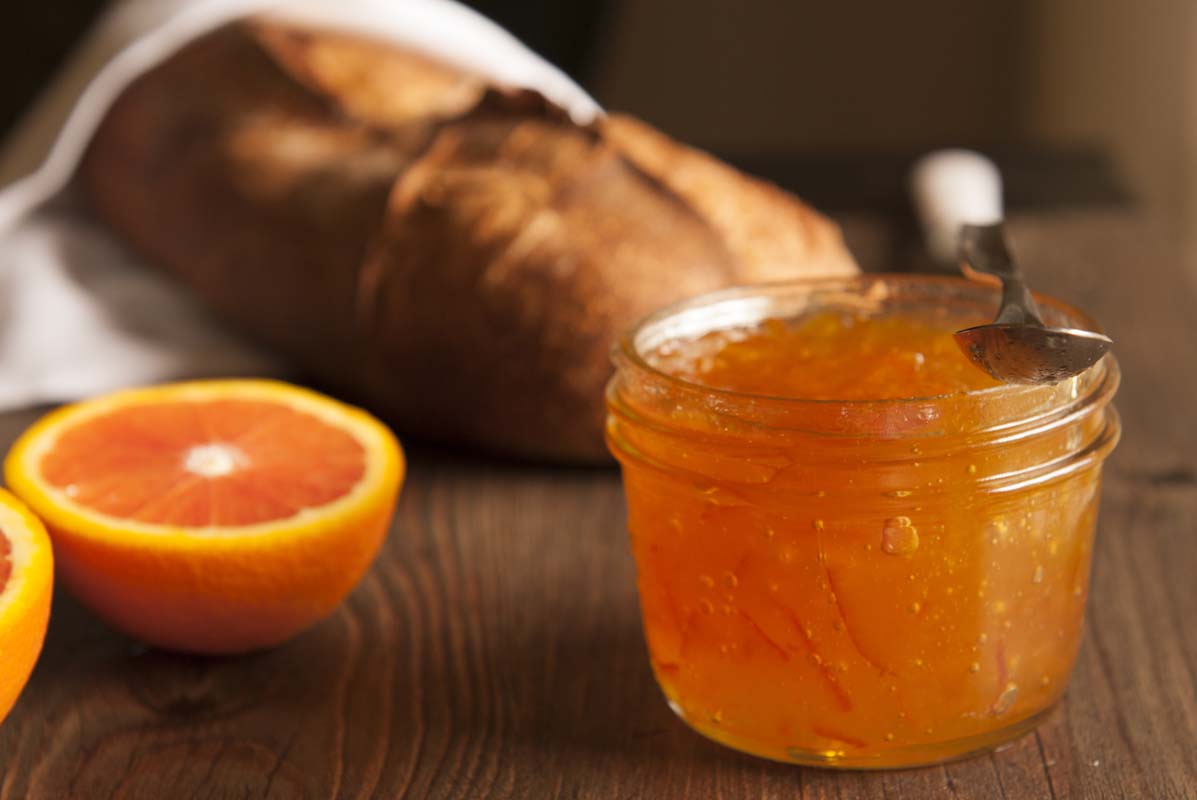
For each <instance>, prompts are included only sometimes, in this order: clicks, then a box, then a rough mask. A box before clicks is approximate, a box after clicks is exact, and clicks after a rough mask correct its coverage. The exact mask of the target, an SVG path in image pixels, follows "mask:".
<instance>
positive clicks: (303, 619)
mask: <svg viewBox="0 0 1197 800" xmlns="http://www.w3.org/2000/svg"><path fill="white" fill-rule="evenodd" d="M4 474H5V479H6V480H7V482H8V485H9V487H10V488H11V489H12V490H13V492H14V493H16V494H17V495H19V496H20V497H21V498H22V499H24V500H25V502H26V503H28V504H29V506H30V507H31V508H32V509H33V510H34V512H36V513H37V514H38V515H40V516H41V517H42V519H43V520H45V522H46V525H47V527H48V528H49V530H50V536H51V538H52V539H53V542H54V549H55V555H56V557H57V559H58V564H59V569H60V573H61V575H62V578H63V580H64V581H65V582H66V585H67V586H68V588H70V589H71V591H72V592H73V593H74V594H75V595H76V596H78V597H79V599H80V600H82V601H83V602H84V603H85V604H86V605H88V606H89V607H90V608H91V609H92V610H93V611H94V612H95V613H96V614H97V615H99V616H100V617H101V618H103V619H104V620H106V621H107V622H109V623H110V624H111V625H112V626H114V627H116V628H117V629H119V630H122V631H124V632H125V633H127V634H129V635H130V636H133V637H135V638H137V639H140V640H142V641H144V642H146V643H148V644H151V645H154V646H157V647H162V648H166V649H172V650H182V651H188V652H197V653H235V652H242V651H246V650H254V649H258V648H263V647H269V646H271V645H275V644H278V643H280V642H282V641H284V640H286V639H288V638H290V637H291V636H293V635H295V634H296V633H298V632H300V631H302V630H304V629H305V628H307V627H308V626H310V625H312V624H313V623H314V622H316V621H317V620H319V619H321V618H322V617H324V616H326V615H327V614H329V613H330V612H331V611H332V610H333V609H334V608H336V606H337V605H338V604H339V603H340V602H341V600H342V599H344V597H345V596H346V595H347V594H348V593H349V591H350V590H351V589H352V588H353V587H354V585H356V584H357V582H358V580H359V579H360V578H361V577H362V575H363V574H364V573H365V571H366V569H367V568H368V567H369V565H370V563H371V561H372V560H373V558H374V556H375V554H376V553H377V551H378V548H379V546H380V545H381V543H382V540H383V537H384V536H385V534H386V531H387V528H388V526H389V523H390V519H391V515H392V512H393V510H394V505H395V500H396V498H397V496H398V493H399V488H400V486H401V485H402V482H403V474H404V461H403V453H402V451H401V450H400V448H399V443H398V442H397V441H396V440H395V437H394V436H393V435H392V434H391V432H390V431H389V430H388V429H387V427H386V426H385V425H383V424H382V423H381V422H379V421H378V420H376V419H374V418H373V417H371V416H370V415H368V414H367V413H365V412H364V411H361V410H358V409H356V408H352V407H350V406H347V405H344V404H343V403H340V402H338V401H336V400H333V399H332V398H329V397H325V396H324V395H320V394H317V393H316V392H312V391H309V390H307V389H302V388H299V387H297V386H292V385H289V384H285V383H280V382H277V381H266V380H216V381H195V382H188V383H176V384H169V385H164V386H154V387H148V388H142V389H132V390H128V391H121V392H117V393H115V394H111V395H107V396H105V397H100V398H97V399H94V400H89V401H85V402H82V403H78V404H76V405H72V406H67V407H64V408H61V409H59V410H57V411H54V412H51V413H50V414H48V415H47V416H46V417H44V418H43V419H42V420H41V421H39V422H38V423H36V424H35V425H34V426H33V427H31V428H30V429H29V430H28V431H26V432H25V433H24V434H23V435H22V436H21V437H20V438H19V439H18V440H17V442H16V444H15V445H13V449H12V451H11V452H10V453H9V455H8V458H7V460H6V461H5V464H4Z"/></svg>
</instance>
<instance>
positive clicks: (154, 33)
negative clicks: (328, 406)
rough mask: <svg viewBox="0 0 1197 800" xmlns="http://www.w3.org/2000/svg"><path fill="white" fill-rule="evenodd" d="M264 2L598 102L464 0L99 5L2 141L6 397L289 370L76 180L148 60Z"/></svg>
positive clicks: (0, 249)
mask: <svg viewBox="0 0 1197 800" xmlns="http://www.w3.org/2000/svg"><path fill="white" fill-rule="evenodd" d="M259 13H266V14H270V15H273V16H276V17H279V18H282V19H286V20H289V21H294V22H304V23H309V24H316V25H320V26H325V27H330V28H337V29H340V30H345V31H348V32H359V33H364V34H367V35H369V36H372V37H374V38H382V39H386V40H391V41H394V42H395V43H397V44H401V45H403V46H406V47H409V48H411V49H413V50H418V51H420V52H424V53H427V54H429V55H432V56H436V57H438V58H440V59H442V60H444V61H448V62H450V63H453V64H457V65H459V66H461V67H464V68H466V69H469V70H472V71H474V72H477V73H479V74H482V75H485V76H487V77H489V78H490V79H492V80H494V81H495V82H496V83H499V84H503V85H508V86H521V87H527V88H532V89H536V90H538V91H540V92H541V93H543V94H544V95H545V96H547V97H548V98H549V99H551V100H553V101H554V102H556V103H558V104H559V105H561V106H562V107H564V108H566V109H567V110H568V111H569V112H570V114H571V115H572V116H573V117H574V118H575V119H576V120H578V121H579V122H586V121H588V120H590V119H593V118H594V117H595V116H596V115H598V114H600V113H601V111H600V109H599V107H598V105H597V104H596V103H595V102H594V101H593V100H592V99H591V98H590V97H589V96H588V95H587V94H586V93H585V92H584V91H583V90H582V89H581V88H580V87H579V86H578V85H577V84H575V83H574V82H573V81H571V80H570V79H569V78H568V77H566V75H565V74H564V73H562V72H561V71H560V70H558V69H556V68H555V67H553V66H552V65H550V64H548V63H547V62H546V61H544V60H543V59H541V58H540V57H539V56H537V55H536V54H535V53H533V52H532V51H530V50H529V49H528V48H526V47H525V46H524V45H522V44H521V43H520V42H519V41H517V40H516V39H515V38H514V37H512V36H511V35H510V34H509V33H507V32H506V31H504V30H503V29H502V28H500V27H499V26H497V25H495V24H494V23H493V22H491V21H490V20H487V19H486V18H484V17H482V16H480V15H479V14H477V13H475V12H474V11H472V10H470V9H468V8H466V7H464V6H461V5H459V4H457V3H455V2H453V1H452V0H286V2H283V0H125V2H121V3H118V4H117V5H115V6H114V7H113V8H112V9H111V10H109V12H108V13H107V14H106V15H105V17H104V18H103V19H102V20H101V21H100V23H99V24H98V25H97V27H96V28H95V29H94V30H93V32H92V33H91V34H90V36H89V37H88V38H87V40H86V41H85V42H84V43H83V44H82V46H81V47H80V48H79V50H78V51H76V53H75V55H74V56H73V57H72V59H71V60H70V62H69V63H68V64H67V66H66V68H65V69H64V70H63V72H62V74H61V75H60V76H59V77H58V78H57V79H56V80H55V82H54V84H53V85H52V86H51V87H50V88H49V89H48V90H47V91H46V93H45V94H44V95H43V96H42V98H41V99H40V100H39V102H38V103H37V105H36V106H35V108H34V109H33V110H32V111H31V112H30V113H29V115H27V117H26V118H25V119H24V120H23V121H22V123H21V124H20V125H19V126H18V127H17V129H16V131H15V132H14V134H13V135H12V136H11V137H10V138H9V139H8V141H7V142H6V143H5V144H4V147H3V150H2V151H0V183H3V184H5V186H4V188H3V189H2V190H0V411H3V410H9V409H14V408H19V407H22V406H29V405H35V404H39V403H50V402H61V401H65V400H72V399H77V398H80V397H84V396H87V395H90V394H95V393H97V392H102V391H107V390H110V389H116V388H120V387H123V386H130V385H136V384H142V383H152V382H156V381H161V380H168V379H176V378H184V377H205V376H215V375H249V374H278V373H279V372H280V371H281V369H282V367H281V365H280V364H279V363H278V362H276V361H275V360H274V359H272V358H271V357H269V356H268V355H266V354H265V353H263V352H261V351H259V350H257V349H256V348H254V347H252V346H251V345H249V344H248V343H246V342H244V341H241V340H239V339H238V338H236V337H235V336H233V335H232V334H230V333H228V332H227V331H225V330H223V329H222V328H221V326H220V325H219V323H218V322H217V321H216V320H215V319H213V318H212V317H211V316H209V315H208V314H207V313H206V312H205V311H204V310H203V309H201V308H200V307H199V306H198V305H197V304H196V303H195V302H194V301H193V300H192V299H191V298H190V297H188V296H187V295H186V293H185V292H184V291H183V290H182V289H181V288H180V287H178V286H177V285H175V284H173V283H172V282H171V281H170V280H168V279H166V278H164V277H161V276H159V275H157V274H155V273H154V272H153V271H151V270H150V269H147V268H145V267H144V266H143V265H140V264H138V263H137V258H136V257H135V256H134V255H133V254H132V253H130V252H129V251H128V250H126V249H124V248H123V247H122V246H121V245H120V243H119V242H117V241H115V240H114V237H113V236H112V235H110V234H109V233H108V232H107V231H106V230H105V229H104V228H103V226H101V225H100V224H98V223H97V222H95V221H94V220H92V219H90V218H89V217H88V214H87V212H86V210H85V208H83V206H82V204H81V203H79V202H78V198H75V197H73V196H72V194H73V193H72V191H71V182H72V178H73V176H74V173H75V171H76V168H77V166H78V163H79V160H80V158H81V156H82V154H83V152H84V150H85V149H86V147H87V143H88V141H89V140H90V138H91V136H92V135H93V133H94V132H95V130H96V127H97V126H98V125H99V123H100V121H101V120H102V119H103V117H104V114H105V112H106V111H107V109H108V108H109V106H110V105H111V104H112V102H113V101H114V100H115V99H116V98H117V97H118V96H119V95H120V93H121V91H122V90H123V89H124V87H126V86H127V85H128V84H129V83H130V82H131V81H132V80H134V79H135V78H136V77H137V76H138V75H140V74H142V73H143V72H145V71H146V70H148V69H150V68H152V67H153V66H154V65H156V64H158V63H160V62H162V61H163V60H165V59H166V58H168V57H169V56H170V55H171V54H172V53H174V52H176V51H177V50H178V49H180V48H181V47H182V46H183V45H184V44H186V43H187V42H188V41H190V40H192V39H195V38H197V37H199V36H201V35H203V34H204V33H206V32H208V31H211V30H213V29H214V28H216V27H219V26H220V25H222V24H224V23H226V22H229V21H231V20H234V19H236V18H239V17H244V16H247V15H251V14H259Z"/></svg>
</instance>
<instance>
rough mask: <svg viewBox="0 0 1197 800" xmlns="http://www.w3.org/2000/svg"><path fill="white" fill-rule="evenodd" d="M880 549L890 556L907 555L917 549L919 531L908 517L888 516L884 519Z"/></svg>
mask: <svg viewBox="0 0 1197 800" xmlns="http://www.w3.org/2000/svg"><path fill="white" fill-rule="evenodd" d="M881 549H882V550H884V551H885V552H887V553H889V554H890V555H891V556H908V555H910V554H911V553H913V552H915V551H916V550H918V549H919V532H918V530H917V529H916V528H915V527H914V523H913V522H911V521H910V517H890V518H889V519H887V520H886V521H885V526H884V527H883V528H882V529H881Z"/></svg>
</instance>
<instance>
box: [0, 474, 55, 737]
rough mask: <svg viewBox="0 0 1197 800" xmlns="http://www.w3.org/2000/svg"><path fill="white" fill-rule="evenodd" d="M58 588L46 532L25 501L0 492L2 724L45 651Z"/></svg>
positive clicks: (0, 698) (0, 669) (0, 708)
mask: <svg viewBox="0 0 1197 800" xmlns="http://www.w3.org/2000/svg"><path fill="white" fill-rule="evenodd" d="M53 586H54V557H53V555H51V553H50V539H49V538H48V537H47V536H46V529H45V528H44V527H42V523H41V522H39V521H38V519H37V518H36V517H34V516H33V515H32V514H31V513H29V509H27V508H25V506H24V504H23V503H21V501H20V500H18V499H17V498H15V497H13V496H12V495H11V494H9V493H8V492H6V491H4V490H3V489H0V722H3V721H4V718H5V717H6V716H8V712H9V711H11V710H12V706H13V703H15V702H16V701H17V695H19V694H20V693H21V690H22V689H24V688H25V682H26V681H28V680H29V673H31V672H33V665H34V664H35V663H36V662H37V657H38V654H40V653H41V651H42V641H43V640H44V639H45V638H46V624H47V623H48V622H49V621H50V596H51V594H53Z"/></svg>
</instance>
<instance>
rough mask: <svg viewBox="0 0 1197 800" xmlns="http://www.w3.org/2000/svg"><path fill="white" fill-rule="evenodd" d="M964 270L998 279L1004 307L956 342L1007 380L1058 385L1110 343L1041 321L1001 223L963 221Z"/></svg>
mask: <svg viewBox="0 0 1197 800" xmlns="http://www.w3.org/2000/svg"><path fill="white" fill-rule="evenodd" d="M960 253H961V256H962V258H963V261H964V264H963V270H964V274H965V275H967V276H968V277H970V278H977V277H979V276H980V275H992V276H994V277H996V278H998V279H999V280H1001V282H1002V305H1001V307H1000V308H999V310H998V314H997V317H996V318H995V319H994V320H993V322H991V323H990V324H988V325H977V326H974V327H972V328H965V329H964V330H962V331H957V332H956V334H955V338H956V343H957V344H958V345H960V349H961V350H963V351H964V354H965V355H967V356H968V357H969V359H970V360H972V362H973V363H974V364H976V365H977V366H978V367H981V369H983V370H985V371H986V372H988V373H989V374H990V375H992V376H993V377H995V378H997V379H998V380H1000V381H1005V382H1007V383H1059V382H1060V381H1062V380H1064V379H1065V378H1071V377H1072V376H1073V375H1078V374H1080V373H1082V372H1084V371H1085V370H1086V369H1088V368H1089V367H1091V366H1093V365H1094V364H1095V363H1097V360H1098V359H1100V358H1101V357H1102V356H1103V355H1105V354H1106V352H1107V351H1108V350H1109V349H1110V345H1112V344H1113V341H1112V340H1111V339H1110V337H1108V336H1105V335H1104V334H1100V333H1095V332H1094V331H1086V330H1079V329H1076V328H1055V327H1050V326H1048V325H1045V324H1044V322H1043V318H1042V317H1041V316H1040V315H1039V308H1038V306H1036V305H1035V299H1034V298H1033V297H1032V296H1031V293H1030V291H1029V290H1028V289H1027V287H1026V284H1025V283H1024V282H1023V279H1022V274H1021V273H1020V272H1019V270H1018V266H1017V265H1016V264H1015V263H1014V259H1013V258H1011V256H1010V250H1009V248H1008V247H1007V246H1006V235H1005V229H1004V228H1003V226H1002V224H1001V223H1000V222H999V223H996V224H993V225H964V226H963V227H962V228H961V231H960Z"/></svg>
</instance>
